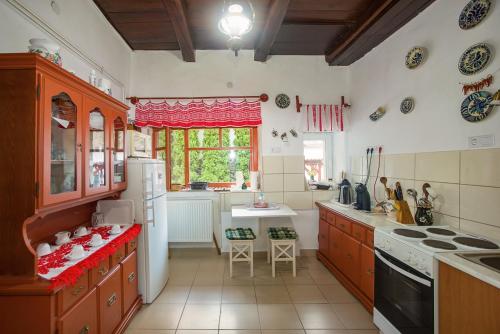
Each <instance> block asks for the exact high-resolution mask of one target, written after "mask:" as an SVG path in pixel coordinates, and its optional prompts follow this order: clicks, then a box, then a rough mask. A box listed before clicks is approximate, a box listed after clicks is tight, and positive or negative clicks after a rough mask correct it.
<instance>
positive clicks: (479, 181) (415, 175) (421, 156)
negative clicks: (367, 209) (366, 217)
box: [350, 148, 500, 240]
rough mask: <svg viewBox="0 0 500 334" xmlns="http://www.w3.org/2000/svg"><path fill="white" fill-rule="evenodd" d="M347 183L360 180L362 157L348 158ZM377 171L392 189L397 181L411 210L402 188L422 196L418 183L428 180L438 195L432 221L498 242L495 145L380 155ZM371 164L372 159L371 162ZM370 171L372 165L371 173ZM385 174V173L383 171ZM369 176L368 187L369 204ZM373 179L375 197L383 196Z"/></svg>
mask: <svg viewBox="0 0 500 334" xmlns="http://www.w3.org/2000/svg"><path fill="white" fill-rule="evenodd" d="M350 160H351V173H350V175H351V179H350V180H351V181H352V182H353V187H354V182H359V181H364V179H365V177H364V176H361V175H366V170H365V169H366V166H363V163H362V161H364V160H365V157H364V156H359V157H351V158H350ZM383 161H384V163H383V172H380V174H379V180H380V176H386V177H387V178H388V184H389V185H390V186H391V187H394V183H395V182H396V181H399V182H401V184H402V187H403V191H404V197H405V199H406V200H407V201H408V203H409V204H410V209H411V211H412V213H413V214H414V212H415V208H414V207H415V204H414V202H413V200H412V199H411V198H410V197H409V196H408V195H407V194H406V189H408V188H415V189H416V190H417V191H418V193H419V197H421V196H422V184H423V183H424V182H428V183H430V184H431V186H432V188H433V189H434V190H435V191H436V193H437V195H438V197H437V199H436V200H435V202H434V206H435V211H434V217H435V223H436V224H441V225H450V226H454V227H457V228H460V229H463V230H464V231H467V232H470V233H477V234H479V235H483V236H486V237H491V238H496V239H498V240H500V219H499V218H498V217H500V205H499V204H500V149H498V148H495V149H482V150H467V151H448V152H431V153H415V154H413V153H410V154H391V155H385V156H384V159H383ZM374 166H375V167H376V163H375V164H374ZM373 171H374V169H373V168H372V172H371V173H370V174H371V175H373ZM384 174H385V175H384ZM373 182H374V177H373V176H372V177H370V179H369V183H368V191H369V192H370V195H371V198H372V202H374V196H373ZM379 182H380V181H377V186H376V191H377V199H378V200H379V201H380V200H381V199H382V198H384V199H385V195H384V192H383V186H382V185H381V184H380V183H379Z"/></svg>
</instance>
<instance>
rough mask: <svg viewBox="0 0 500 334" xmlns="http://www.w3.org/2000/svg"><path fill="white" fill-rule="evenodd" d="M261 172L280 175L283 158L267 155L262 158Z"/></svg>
mask: <svg viewBox="0 0 500 334" xmlns="http://www.w3.org/2000/svg"><path fill="white" fill-rule="evenodd" d="M262 170H263V172H264V174H282V173H283V156H281V155H268V156H263V157H262Z"/></svg>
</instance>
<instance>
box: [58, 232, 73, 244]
mask: <svg viewBox="0 0 500 334" xmlns="http://www.w3.org/2000/svg"><path fill="white" fill-rule="evenodd" d="M70 236H71V233H69V232H67V231H62V232H57V233H56V234H55V237H56V245H58V246H59V245H64V244H67V243H68V242H70V241H71V239H70V238H69V237H70Z"/></svg>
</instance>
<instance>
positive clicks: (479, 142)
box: [468, 135, 495, 148]
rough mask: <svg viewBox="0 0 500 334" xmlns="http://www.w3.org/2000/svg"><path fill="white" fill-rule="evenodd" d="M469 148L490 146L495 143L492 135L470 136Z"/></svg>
mask: <svg viewBox="0 0 500 334" xmlns="http://www.w3.org/2000/svg"><path fill="white" fill-rule="evenodd" d="M468 144H469V148H480V147H492V146H493V145H495V136H494V135H483V136H472V137H469V138H468Z"/></svg>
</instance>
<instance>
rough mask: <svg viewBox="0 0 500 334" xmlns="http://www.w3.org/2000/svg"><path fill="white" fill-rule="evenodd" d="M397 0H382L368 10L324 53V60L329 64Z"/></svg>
mask: <svg viewBox="0 0 500 334" xmlns="http://www.w3.org/2000/svg"><path fill="white" fill-rule="evenodd" d="M398 1H399V0H382V1H379V4H378V5H375V6H374V8H372V10H370V11H368V14H367V15H366V16H365V17H361V18H360V19H359V21H358V22H359V23H358V24H357V26H355V27H354V28H353V30H352V32H351V33H349V34H348V35H347V37H346V38H344V40H342V41H341V42H340V43H339V44H337V45H336V46H335V47H334V48H333V49H332V50H331V51H329V52H327V54H326V55H325V60H326V62H327V63H328V64H331V63H332V62H333V61H334V60H335V59H336V58H337V57H338V56H339V55H341V54H342V53H343V52H344V51H345V50H346V49H347V48H348V47H349V46H350V45H351V44H352V43H354V42H355V41H356V40H357V39H358V38H359V37H360V36H361V35H362V34H363V33H364V32H365V31H366V30H368V29H369V28H370V27H371V26H372V25H373V24H374V23H375V22H377V20H378V19H379V18H380V17H381V16H383V14H384V13H385V12H386V11H387V10H389V9H390V8H391V7H392V6H394V5H395V4H396V3H397V2H398Z"/></svg>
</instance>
